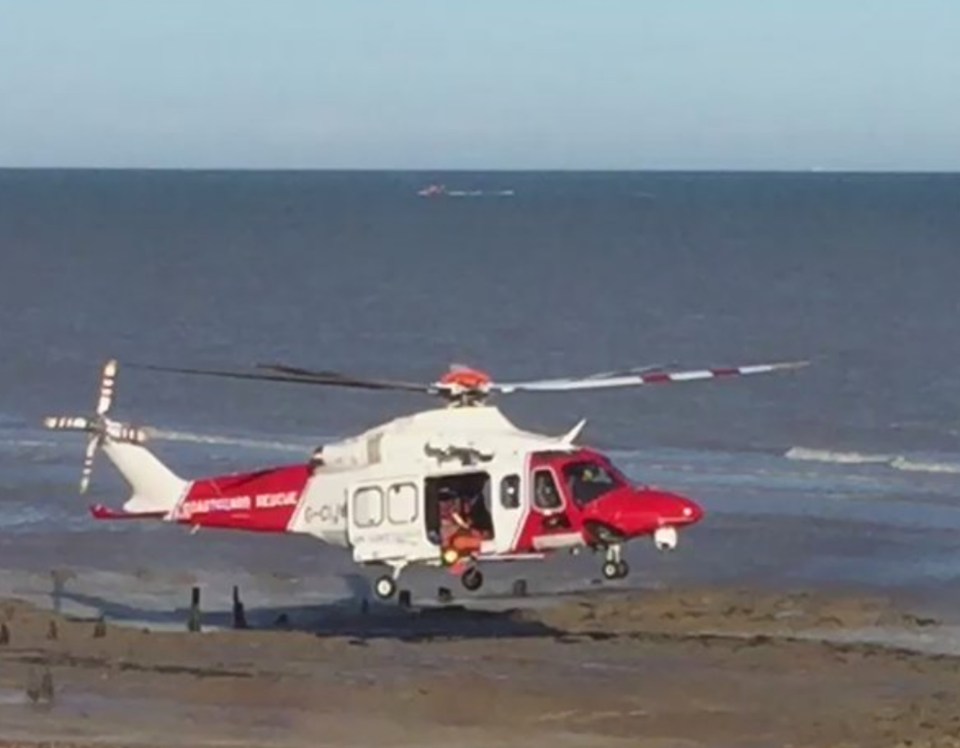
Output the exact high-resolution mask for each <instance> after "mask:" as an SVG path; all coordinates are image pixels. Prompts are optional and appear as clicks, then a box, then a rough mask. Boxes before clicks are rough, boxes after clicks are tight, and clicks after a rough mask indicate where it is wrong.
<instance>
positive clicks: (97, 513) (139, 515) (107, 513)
mask: <svg viewBox="0 0 960 748" xmlns="http://www.w3.org/2000/svg"><path fill="white" fill-rule="evenodd" d="M90 514H92V515H93V518H94V519H163V518H164V517H166V516H167V513H166V512H125V511H123V510H122V509H111V508H110V507H108V506H104V505H103V504H93V505H92V506H91V507H90Z"/></svg>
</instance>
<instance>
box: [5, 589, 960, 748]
mask: <svg viewBox="0 0 960 748" xmlns="http://www.w3.org/2000/svg"><path fill="white" fill-rule="evenodd" d="M467 605H468V604H467V603H464V604H462V605H461V604H459V603H456V604H452V605H448V606H436V607H427V608H419V607H416V606H415V607H413V608H411V609H403V608H400V607H397V606H387V607H379V606H374V607H371V608H370V609H369V610H368V612H367V613H366V614H362V613H360V612H359V611H358V610H357V608H356V606H355V605H351V606H349V607H348V606H344V607H336V606H328V607H326V608H325V609H324V611H323V615H322V619H321V620H314V621H311V622H310V625H309V626H307V625H304V626H303V627H302V629H301V630H297V629H296V626H297V622H296V621H295V620H292V621H291V624H290V626H289V627H288V628H287V629H285V630H284V629H272V630H242V631H232V630H219V631H207V632H204V633H200V634H197V633H188V632H186V631H146V630H143V629H139V628H133V627H129V626H115V625H109V624H108V625H107V626H106V630H105V633H104V635H102V636H97V635H96V633H97V632H96V623H95V622H94V621H92V620H71V619H69V618H66V617H64V616H61V615H57V614H55V613H53V612H52V611H48V610H43V609H40V608H37V607H36V606H34V605H33V604H31V603H26V602H23V601H17V600H7V601H4V602H2V603H0V620H2V621H3V622H4V623H5V624H6V626H7V629H8V631H9V634H10V638H9V641H8V642H7V643H6V644H2V645H0V745H3V746H13V745H39V744H41V743H42V744H45V745H64V746H66V745H71V746H107V745H110V746H157V747H158V748H159V747H160V746H207V745H211V746H212V745H227V744H229V745H238V746H248V745H249V746H253V745H266V744H270V745H280V746H286V745H290V746H300V745H303V746H307V745H310V746H316V745H324V746H361V745H364V746H366V745H372V744H376V745H382V746H406V745H417V746H440V745H443V746H449V745H451V744H452V745H461V746H490V745H498V744H499V745H517V746H520V745H522V746H526V747H530V746H540V745H550V746H581V745H582V746H628V745H629V746H657V747H659V748H666V747H667V746H691V747H692V746H705V747H706V746H711V747H714V748H715V747H717V746H758V747H759V746H764V748H769V746H787V745H790V746H794V747H799V746H838V747H839V746H908V745H910V746H960V693H958V692H957V689H956V684H957V682H958V681H960V656H955V655H952V654H942V653H940V654H938V653H935V652H929V651H928V652H921V651H915V650H911V649H908V648H905V647H902V646H896V647H895V646H892V645H890V644H886V645H885V644H878V643H864V642H862V641H860V642H857V641H852V640H856V639H861V638H863V637H864V636H866V635H867V633H869V632H874V633H875V634H876V632H882V633H883V635H884V636H888V637H890V638H891V641H892V640H895V637H897V636H899V637H901V638H904V639H905V640H910V639H911V637H912V638H913V639H915V640H916V641H918V642H924V641H926V642H928V643H929V642H934V643H936V642H937V641H939V638H938V637H939V634H940V632H941V630H942V631H943V632H944V634H945V635H946V633H947V629H948V628H949V627H948V626H947V625H946V624H944V623H941V622H940V621H938V620H936V619H935V618H932V617H931V616H930V615H929V614H924V613H923V612H922V611H919V612H918V611H911V610H909V609H906V608H904V607H903V604H902V603H900V602H897V603H894V602H893V601H891V600H888V599H886V598H883V597H865V596H862V595H855V594H850V593H839V592H837V593H833V594H828V593H824V592H817V593H813V592H804V591H798V592H796V593H791V594H787V593H761V592H756V591H751V590H743V589H735V588H727V589H720V588H715V587H713V588H709V589H706V588H705V589H679V590H678V589H675V590H670V591H650V592H638V591H621V592H616V591H603V592H600V591H598V592H596V593H589V594H588V593H584V594H576V595H567V596H562V597H559V598H557V599H556V600H555V601H552V602H551V603H550V604H546V605H543V604H541V605H539V606H530V607H527V606H526V605H525V604H524V601H523V600H516V601H510V600H502V601H500V605H499V607H500V608H502V609H501V610H478V609H470V608H469V607H467ZM488 607H489V606H488ZM51 625H53V626H54V627H55V631H52V629H51ZM54 637H55V638H54ZM844 637H846V638H848V639H851V641H843V638H844ZM824 639H829V640H824ZM51 684H52V697H51V694H50V689H49V686H50V685H51Z"/></svg>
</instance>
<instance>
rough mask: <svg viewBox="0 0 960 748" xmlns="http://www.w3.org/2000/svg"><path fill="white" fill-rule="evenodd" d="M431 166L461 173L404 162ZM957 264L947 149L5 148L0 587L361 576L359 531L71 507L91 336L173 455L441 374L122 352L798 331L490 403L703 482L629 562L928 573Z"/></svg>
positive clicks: (801, 575)
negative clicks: (461, 164) (699, 167)
mask: <svg viewBox="0 0 960 748" xmlns="http://www.w3.org/2000/svg"><path fill="white" fill-rule="evenodd" d="M437 183H442V184H444V185H446V187H447V188H448V190H449V191H448V193H447V194H442V193H441V194H439V195H434V196H431V197H426V196H423V195H420V194H418V193H419V192H420V191H421V190H422V189H423V188H424V187H426V186H427V185H430V184H437ZM958 279H960V176H958V175H950V174H883V173H868V174H861V173H833V172H815V173H770V172H765V173H749V172H729V173H720V172H705V173H690V172H616V173H600V172H597V173H589V172H518V173H511V172H480V173H474V172H374V171H369V172H364V171H356V172H334V171H329V172H328V171H288V172H270V171H253V172H242V171H124V170H117V171H97V170H0V591H6V592H7V593H9V594H16V593H18V591H19V592H20V593H23V594H26V593H27V592H29V591H31V590H33V591H36V590H37V589H40V587H43V585H45V584H47V581H44V580H48V575H49V574H50V573H51V572H52V570H53V571H55V570H61V571H62V570H68V571H69V573H70V574H72V575H79V577H83V575H88V576H90V575H92V576H95V577H96V578H97V579H99V580H100V586H99V587H98V588H97V589H98V590H99V592H98V593H97V594H100V595H101V596H102V597H104V599H101V600H100V602H99V603H97V604H99V605H100V607H101V609H102V608H103V605H104V604H105V603H104V600H105V599H106V597H108V595H107V594H106V593H105V592H104V590H109V589H113V591H114V592H117V591H118V590H119V589H120V586H119V585H120V582H119V581H117V580H120V579H121V576H120V575H124V574H127V575H134V576H135V577H136V578H137V579H139V580H141V581H140V582H139V583H138V584H139V589H140V591H141V592H144V590H145V589H146V587H149V584H150V583H151V582H149V581H142V580H151V579H152V580H154V582H153V583H154V584H157V585H160V584H161V582H162V583H163V584H170V585H173V587H174V588H176V589H180V588H179V587H177V585H180V587H182V585H183V584H186V582H185V581H183V580H193V581H194V582H197V580H199V581H200V582H201V583H203V584H209V585H211V586H213V587H216V590H217V591H215V592H214V593H212V594H215V595H220V596H221V597H222V599H224V600H226V599H227V597H228V596H229V593H230V586H231V582H233V583H235V580H237V579H242V580H244V584H248V585H249V584H253V583H254V582H252V581H251V580H261V581H262V580H264V579H268V580H273V582H275V583H276V584H278V585H280V587H278V588H277V589H278V590H279V592H277V594H278V595H280V596H281V597H282V596H283V595H290V596H291V597H294V598H296V599H299V600H305V599H313V597H312V596H321V597H322V596H323V595H327V596H330V595H333V596H334V597H335V596H336V595H339V594H341V593H345V591H346V592H349V591H350V590H353V591H355V590H356V586H357V584H358V580H360V581H362V579H361V578H362V577H363V576H364V574H365V571H364V570H362V569H357V568H356V567H354V566H353V564H352V562H351V559H350V556H349V553H348V552H346V551H343V550H339V549H331V548H328V547H325V546H322V545H321V544H319V543H318V542H316V541H313V540H312V539H310V538H305V537H282V536H265V535H250V534H244V533H232V532H225V531H219V532H218V531H201V532H199V533H196V534H191V533H189V532H187V531H185V530H184V529H182V528H179V527H174V526H170V525H157V524H147V525H144V524H139V523H132V522H119V523H98V522H95V521H94V520H93V519H92V518H91V517H90V516H89V514H88V513H87V505H88V504H91V503H97V502H102V503H106V504H110V505H115V506H116V505H119V504H120V503H121V502H122V501H123V500H124V499H125V498H126V497H127V495H128V489H127V488H126V486H125V484H124V483H123V482H122V480H120V479H119V477H118V476H117V474H116V472H115V471H114V470H113V468H112V466H111V465H110V463H109V462H108V461H107V460H106V459H105V458H104V457H103V456H100V457H99V458H98V460H97V462H96V464H95V467H94V472H93V480H92V483H91V487H90V490H89V492H88V494H87V495H84V496H80V495H79V492H78V490H79V489H78V484H79V478H80V470H81V464H82V460H83V451H84V448H85V438H84V436H83V435H79V434H70V433H54V432H50V431H46V430H44V429H43V428H42V425H41V422H42V419H43V418H44V416H47V415H58V414H71V415H72V414H76V415H85V414H89V413H91V412H92V411H93V409H94V407H95V404H96V397H97V388H98V380H99V375H100V370H101V367H102V366H103V364H104V362H105V361H106V360H107V359H108V358H112V357H115V358H117V359H118V360H119V362H120V372H119V377H118V383H117V397H116V400H115V402H114V406H113V410H112V411H111V414H112V415H113V416H114V417H115V418H117V419H120V420H123V421H126V422H131V423H135V424H137V425H140V426H145V427H148V428H150V429H151V430H152V434H153V436H154V442H153V444H154V448H155V450H156V451H157V453H158V454H159V455H160V456H161V457H162V458H163V459H164V460H166V461H168V462H169V463H170V464H171V466H172V467H173V468H174V469H175V470H176V471H177V472H179V473H180V474H182V475H184V476H185V477H199V476H203V475H209V474H218V473H223V472H230V471H234V470H245V469H250V468H257V467H266V466H270V465H275V464H287V463H295V462H299V461H302V460H305V459H306V458H307V456H308V455H309V453H310V451H311V450H312V449H313V448H314V447H315V446H317V445H319V444H322V443H325V442H328V441H330V440H332V439H337V438H341V437H345V436H349V435H352V434H355V433H357V432H359V431H361V430H364V429H367V428H369V427H371V426H374V425H376V424H378V423H381V422H384V421H386V420H389V419H391V418H393V417H395V416H399V415H405V414H408V413H411V412H414V411H416V410H419V409H422V408H426V407H433V406H434V405H435V404H436V403H435V402H434V401H432V400H431V399H430V398H429V397H427V396H421V395H419V394H410V393H397V392H380V391H369V390H348V389H337V388H323V387H310V386H305V385H300V384H283V383H266V382H247V381H236V380H216V379H206V378H191V377H183V376H177V375H172V374H164V373H158V372H153V371H145V370H141V369H135V368H125V364H126V363H145V364H158V365H164V366H185V367H211V368H229V369H250V368H251V367H254V366H256V365H257V364H262V363H282V364H287V365H291V366H301V367H308V368H315V369H323V370H335V371H339V372H344V373H347V374H353V375H358V376H370V377H384V378H393V379H404V380H414V381H425V382H429V381H434V380H435V379H436V378H437V377H439V376H441V375H442V374H443V373H444V372H445V371H446V370H447V369H448V367H449V366H450V365H451V364H466V365H470V366H474V367H478V368H481V369H483V370H484V371H487V372H488V373H489V374H490V375H491V376H492V377H493V378H494V379H495V380H500V381H512V380H520V379H529V378H542V377H566V376H581V375H589V374H591V373H595V372H601V371H610V370H616V369H621V368H628V367H634V366H644V365H663V366H675V367H683V368H687V367H690V368H700V367H704V366H733V365H742V364H754V363H765V362H775V361H797V360H805V361H809V362H810V365H809V366H807V367H806V368H803V369H799V370H795V371H790V372H785V373H778V374H772V375H763V376H754V377H746V378H736V379H726V380H723V381H712V382H695V383H685V384H671V385H655V386H649V387H641V388H635V389H626V390H611V391H605V392H592V393H587V392H580V393H550V394H547V393H541V394H532V393H531V394H515V395H509V396H503V397H502V398H500V400H499V401H498V404H499V405H500V407H501V408H502V409H503V411H504V412H505V413H506V414H507V416H508V417H510V418H511V419H512V420H514V421H515V422H516V423H517V424H518V425H519V426H521V427H523V428H528V429H534V430H538V431H543V432H546V433H555V434H561V433H564V432H565V431H567V430H568V429H569V428H571V427H572V426H573V425H574V424H575V423H576V422H577V421H578V420H579V419H581V418H586V419H587V426H586V429H585V430H584V432H583V435H582V437H581V441H582V442H583V443H586V444H589V445H591V446H595V447H598V448H601V449H604V450H607V451H608V452H609V453H610V454H611V455H612V457H613V458H614V460H615V461H616V462H617V464H618V465H620V466H621V468H622V469H623V470H624V471H625V472H626V473H627V474H628V475H629V476H630V477H631V478H633V479H634V480H636V481H638V482H642V483H649V484H652V485H658V486H661V487H665V488H670V489H672V490H675V491H678V492H680V493H683V494H684V495H687V496H690V497H691V498H693V499H695V500H696V501H698V502H699V503H701V504H702V505H703V507H704V508H705V510H706V518H705V519H704V521H703V522H702V523H701V524H700V525H698V526H697V527H695V528H693V529H691V530H690V531H689V532H686V533H683V534H682V536H681V540H680V544H679V546H678V547H677V549H676V550H675V551H673V552H671V553H660V552H657V551H656V550H655V549H653V547H652V544H651V543H645V542H638V543H636V544H631V546H630V548H629V550H628V553H627V556H628V559H629V560H630V563H631V567H632V569H633V571H632V573H631V575H630V577H628V579H627V580H625V581H623V582H618V583H616V584H617V585H620V586H631V585H633V586H644V585H647V586H658V585H669V584H686V583H690V584H709V583H719V582H722V583H727V584H730V583H732V584H744V585H748V584H749V585H753V584H758V585H768V586H771V587H774V588H787V587H790V588H795V587H805V586H806V587H809V586H840V587H844V586H848V587H849V586H853V587H859V588H870V589H880V590H891V589H896V590H900V591H907V592H922V593H923V594H925V595H927V597H928V598H930V599H940V600H947V599H949V598H950V595H949V594H946V593H947V592H948V591H951V590H956V589H957V588H958V587H957V584H958V582H960V375H958V371H960V337H958V326H957V325H958V319H960V281H958ZM599 566H600V559H599V558H598V557H593V556H592V555H590V554H586V555H581V556H576V557H566V556H563V557H558V558H556V559H551V560H550V561H549V562H547V563H543V564H522V565H518V564H509V565H506V564H505V565H503V566H502V567H499V568H498V569H496V570H494V572H493V573H492V575H491V581H490V583H489V584H488V585H487V586H486V587H485V590H490V591H489V594H491V595H492V594H495V593H496V592H497V590H498V589H499V590H501V591H502V590H503V589H505V588H506V585H508V584H509V583H510V582H511V580H513V579H515V578H516V577H518V576H523V577H524V578H529V579H530V580H532V584H534V585H535V586H538V587H537V589H539V590H541V591H543V592H545V593H551V594H552V593H555V592H562V591H564V590H570V589H575V588H577V587H578V586H590V585H596V583H597V581H596V578H597V577H598V575H599ZM418 574H419V576H417V575H418ZM430 574H433V575H434V576H432V577H431V576H429V575H430ZM4 575H6V576H4ZM438 575H439V572H436V571H433V572H424V573H420V572H411V580H412V581H411V584H420V585H421V587H420V589H421V590H423V591H424V594H427V593H428V592H429V591H430V590H431V589H433V588H434V587H436V585H437V584H449V581H448V580H445V579H443V578H441V577H440V576H438ZM91 578H92V577H91ZM3 579H6V582H3V581H2V580H3ZM29 580H33V581H29ZM37 580H39V581H37ZM110 580H113V582H110ZM417 580H419V581H417ZM110 584H114V587H113V588H111V587H110ZM284 585H286V586H284ZM497 585H500V586H499V587H498V586H497ZM145 586H146V587H145ZM125 590H126V592H127V593H129V591H130V589H129V587H127V588H125ZM118 594H119V593H118ZM144 594H146V593H145V592H144ZM176 594H180V593H179V592H177V593H176ZM185 594H186V593H184V595H185ZM91 596H92V593H91ZM79 599H80V598H79V597H78V600H79ZM217 599H220V598H217ZM94 602H96V601H94ZM114 603H116V604H115V605H114V607H113V608H111V610H116V611H121V610H123V609H124V608H123V605H124V604H126V603H124V604H120V603H119V602H117V601H114ZM93 604H94V603H91V605H93ZM118 606H119V607H118Z"/></svg>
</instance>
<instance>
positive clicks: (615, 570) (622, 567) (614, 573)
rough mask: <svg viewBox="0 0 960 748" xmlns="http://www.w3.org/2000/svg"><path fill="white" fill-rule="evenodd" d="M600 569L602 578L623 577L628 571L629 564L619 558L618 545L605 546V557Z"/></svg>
mask: <svg viewBox="0 0 960 748" xmlns="http://www.w3.org/2000/svg"><path fill="white" fill-rule="evenodd" d="M601 571H602V572H603V577H604V579H623V578H624V577H625V576H627V574H629V573H630V567H629V565H627V562H626V561H624V560H623V558H621V555H620V546H619V545H611V546H608V547H607V559H606V561H604V562H603V567H602V569H601Z"/></svg>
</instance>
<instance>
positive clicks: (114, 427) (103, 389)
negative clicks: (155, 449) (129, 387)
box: [43, 359, 147, 494]
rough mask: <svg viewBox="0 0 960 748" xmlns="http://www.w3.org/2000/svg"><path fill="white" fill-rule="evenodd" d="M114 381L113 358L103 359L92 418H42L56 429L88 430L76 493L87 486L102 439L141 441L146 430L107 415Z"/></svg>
mask: <svg viewBox="0 0 960 748" xmlns="http://www.w3.org/2000/svg"><path fill="white" fill-rule="evenodd" d="M116 381H117V362H116V360H115V359H110V360H109V361H107V363H106V365H104V367H103V374H102V376H101V378H100V397H99V399H98V401H97V407H96V411H95V414H94V416H93V417H92V418H90V417H85V416H50V417H49V418H45V419H44V420H43V425H44V426H46V427H47V428H48V429H53V430H56V431H83V432H86V433H89V434H90V439H89V441H88V442H87V449H86V452H85V454H84V459H83V470H82V472H81V474H80V493H81V494H84V493H86V492H87V489H88V488H89V486H90V476H91V475H92V474H93V463H94V458H95V457H96V454H97V450H98V449H99V448H100V447H102V446H103V444H104V441H105V440H106V439H110V440H112V441H118V442H127V443H131V444H143V443H144V442H145V441H146V440H147V437H146V434H145V433H144V431H143V430H142V429H138V428H135V427H133V426H127V425H124V424H121V423H117V422H116V421H111V420H110V419H109V418H107V413H108V412H109V411H110V406H111V405H112V404H113V395H114V391H115V388H116Z"/></svg>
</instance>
